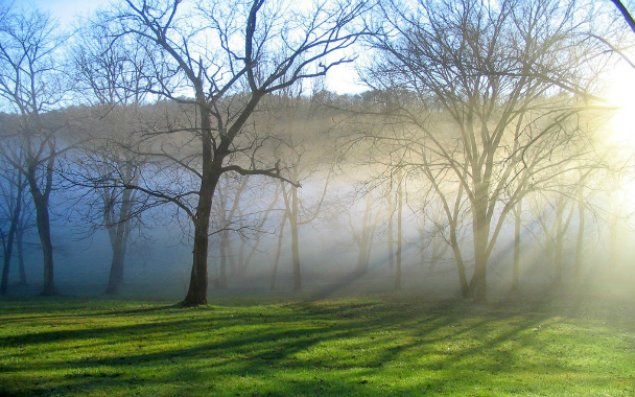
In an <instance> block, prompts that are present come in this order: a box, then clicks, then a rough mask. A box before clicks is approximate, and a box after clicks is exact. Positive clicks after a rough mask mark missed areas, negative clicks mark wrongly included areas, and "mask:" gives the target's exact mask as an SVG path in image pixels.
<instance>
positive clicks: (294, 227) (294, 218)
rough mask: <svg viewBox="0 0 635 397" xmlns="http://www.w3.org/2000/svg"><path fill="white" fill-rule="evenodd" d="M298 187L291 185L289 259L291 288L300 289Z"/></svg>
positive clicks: (296, 290)
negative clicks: (291, 274)
mask: <svg viewBox="0 0 635 397" xmlns="http://www.w3.org/2000/svg"><path fill="white" fill-rule="evenodd" d="M298 211H299V208H298V188H297V187H295V186H292V187H291V213H290V214H289V215H290V216H289V226H290V229H291V261H292V263H293V290H294V291H295V292H298V291H301V290H302V270H301V267H300V248H299V241H298V240H299V235H298Z"/></svg>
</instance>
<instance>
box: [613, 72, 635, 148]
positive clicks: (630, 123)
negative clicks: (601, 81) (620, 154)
mask: <svg viewBox="0 0 635 397" xmlns="http://www.w3.org/2000/svg"><path fill="white" fill-rule="evenodd" d="M606 98H607V100H608V102H609V105H610V106H614V107H615V108H616V110H615V112H614V114H613V117H612V118H611V124H610V125H611V132H610V135H609V142H610V143H611V144H614V145H618V146H622V147H624V148H625V149H630V150H635V69H633V68H632V67H630V66H628V65H624V66H620V67H618V68H616V69H615V71H614V72H612V73H611V76H610V77H609V81H608V87H607V91H606Z"/></svg>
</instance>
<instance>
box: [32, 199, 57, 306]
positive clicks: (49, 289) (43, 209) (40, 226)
mask: <svg viewBox="0 0 635 397" xmlns="http://www.w3.org/2000/svg"><path fill="white" fill-rule="evenodd" d="M33 203H34V204H35V210H36V222H37V231H38V235H39V237H40V244H41V245H42V259H43V264H44V282H43V285H42V295H45V296H47V295H54V294H55V293H56V291H55V274H54V266H53V243H52V242H51V224H50V219H49V212H48V200H47V199H46V198H44V197H41V195H39V194H34V197H33Z"/></svg>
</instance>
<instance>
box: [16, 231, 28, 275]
mask: <svg viewBox="0 0 635 397" xmlns="http://www.w3.org/2000/svg"><path fill="white" fill-rule="evenodd" d="M15 237H16V239H15V240H16V241H15V242H16V249H17V254H18V268H19V269H20V282H19V284H20V285H26V284H27V282H26V269H25V268H24V243H23V241H24V229H22V228H20V229H19V230H18V231H17V233H16V236H15Z"/></svg>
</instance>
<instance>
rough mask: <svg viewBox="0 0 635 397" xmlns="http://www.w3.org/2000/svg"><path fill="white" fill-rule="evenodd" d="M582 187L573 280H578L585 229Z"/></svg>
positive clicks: (579, 198) (579, 199)
mask: <svg viewBox="0 0 635 397" xmlns="http://www.w3.org/2000/svg"><path fill="white" fill-rule="evenodd" d="M582 199H583V197H582V189H580V193H579V196H578V236H577V239H576V246H575V264H574V266H575V270H574V271H575V282H576V284H577V283H579V282H580V270H581V268H582V261H583V258H582V253H583V250H584V229H585V208H584V201H583V200H582Z"/></svg>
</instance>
